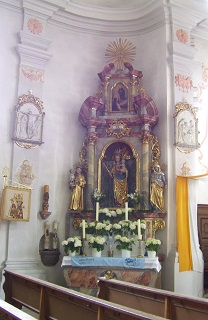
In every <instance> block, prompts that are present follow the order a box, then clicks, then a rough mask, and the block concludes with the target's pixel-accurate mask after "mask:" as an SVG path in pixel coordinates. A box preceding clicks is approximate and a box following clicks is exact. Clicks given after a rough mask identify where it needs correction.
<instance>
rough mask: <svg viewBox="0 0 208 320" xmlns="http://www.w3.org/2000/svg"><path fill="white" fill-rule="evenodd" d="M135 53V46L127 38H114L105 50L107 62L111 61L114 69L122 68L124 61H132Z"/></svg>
mask: <svg viewBox="0 0 208 320" xmlns="http://www.w3.org/2000/svg"><path fill="white" fill-rule="evenodd" d="M135 55H136V47H135V46H134V45H133V44H132V43H131V42H129V41H128V40H127V39H121V38H119V39H116V40H115V41H113V42H110V43H109V45H108V47H107V49H106V52H105V58H106V61H107V62H112V63H113V64H114V65H115V68H116V70H123V69H124V63H125V62H128V63H132V62H133V61H134V57H135Z"/></svg>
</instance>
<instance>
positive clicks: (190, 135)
mask: <svg viewBox="0 0 208 320" xmlns="http://www.w3.org/2000/svg"><path fill="white" fill-rule="evenodd" d="M174 118H175V146H176V147H177V148H178V150H179V151H181V152H185V153H190V152H193V151H195V150H196V149H198V148H199V147H200V144H199V142H198V133H199V132H198V119H197V118H196V112H195V110H194V108H193V107H192V106H191V105H190V104H188V103H187V102H185V103H181V102H180V103H178V104H177V105H176V111H175V114H174Z"/></svg>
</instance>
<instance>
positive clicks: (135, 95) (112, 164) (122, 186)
mask: <svg viewBox="0 0 208 320" xmlns="http://www.w3.org/2000/svg"><path fill="white" fill-rule="evenodd" d="M135 54H136V48H135V46H133V45H132V43H130V42H129V41H127V40H126V39H125V40H123V39H119V40H116V41H114V42H113V43H111V44H109V46H108V48H107V50H106V58H107V59H108V61H107V62H108V64H107V65H106V66H105V67H104V68H103V70H102V71H101V72H99V73H98V74H97V75H98V77H99V80H100V83H99V86H98V90H97V92H96V93H95V95H93V96H89V97H88V98H86V100H85V101H84V102H83V104H82V106H81V108H80V112H79V121H80V123H81V124H82V126H84V127H85V128H86V135H85V137H84V142H83V144H82V147H81V150H80V159H79V163H80V169H79V171H80V172H79V173H78V172H77V170H76V169H74V170H71V173H70V176H71V175H73V177H74V181H75V183H74V184H72V183H71V184H70V190H71V199H70V206H69V210H70V212H71V213H73V212H74V211H75V212H83V213H84V214H85V215H86V216H88V213H90V212H94V211H95V208H94V204H93V198H92V196H93V194H94V191H95V190H97V191H98V193H100V194H102V195H104V201H103V203H102V206H103V207H107V208H123V207H124V204H125V202H126V201H127V198H128V194H131V193H134V192H135V191H137V192H138V193H140V194H141V195H142V196H143V200H144V201H143V205H142V206H141V205H140V207H139V210H140V212H146V213H148V212H149V213H150V214H152V213H153V212H154V213H155V214H156V217H159V215H158V212H159V213H164V211H165V206H159V205H157V203H163V201H164V199H163V196H164V195H163V193H164V186H165V183H163V185H161V183H160V181H159V179H160V177H161V176H163V178H164V173H163V172H162V171H160V170H159V169H160V155H161V153H160V147H159V142H158V139H157V137H156V136H155V134H154V128H155V126H156V124H157V123H158V120H159V115H158V110H157V107H156V105H155V103H154V101H153V100H152V99H151V97H150V96H148V94H147V93H146V91H145V89H144V88H142V87H141V86H140V82H141V79H142V77H143V74H142V71H139V70H136V69H134V66H133V65H132V62H133V60H134V57H135ZM75 167H76V166H75ZM155 168H157V170H156V169H155ZM81 176H83V177H84V180H83V181H84V183H83V184H82V185H81V184H80V183H78V181H79V177H81ZM152 176H154V179H153V178H152ZM70 179H71V178H70ZM153 180H154V184H152V181H153ZM163 180H164V179H163ZM76 181H77V185H76ZM152 185H153V186H154V188H155V189H154V196H155V197H158V198H159V199H157V200H158V201H157V202H155V203H152V202H151V193H152V190H151V186H152ZM78 189H79V190H78ZM76 190H77V192H76ZM78 191H79V192H78ZM79 195H80V198H78V197H79ZM73 197H75V198H73ZM161 197H162V199H160V198H161ZM72 199H75V202H76V204H78V205H76V206H72ZM80 201H81V203H80ZM164 214H165V213H164Z"/></svg>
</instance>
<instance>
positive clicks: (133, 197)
mask: <svg viewBox="0 0 208 320" xmlns="http://www.w3.org/2000/svg"><path fill="white" fill-rule="evenodd" d="M127 197H128V199H129V201H130V202H133V203H134V204H138V203H141V202H142V199H143V196H142V195H141V194H140V193H139V191H138V190H137V189H136V190H135V191H134V193H129V194H127Z"/></svg>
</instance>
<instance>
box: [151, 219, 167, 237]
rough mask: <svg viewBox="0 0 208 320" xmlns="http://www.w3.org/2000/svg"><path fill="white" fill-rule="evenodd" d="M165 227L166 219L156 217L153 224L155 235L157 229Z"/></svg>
mask: <svg viewBox="0 0 208 320" xmlns="http://www.w3.org/2000/svg"><path fill="white" fill-rule="evenodd" d="M163 229H165V221H164V220H163V219H161V218H158V219H154V220H153V226H152V233H153V237H155V232H156V231H157V230H163Z"/></svg>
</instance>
